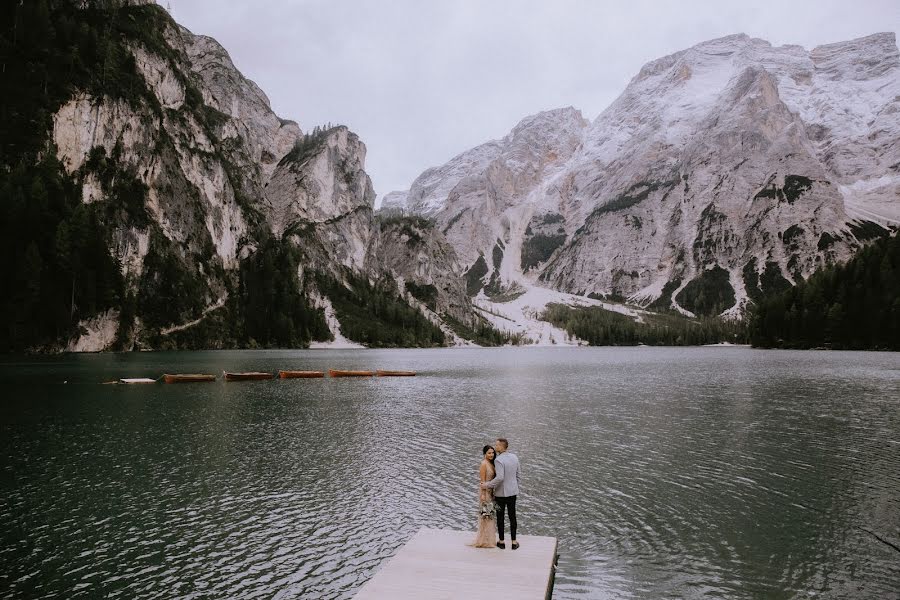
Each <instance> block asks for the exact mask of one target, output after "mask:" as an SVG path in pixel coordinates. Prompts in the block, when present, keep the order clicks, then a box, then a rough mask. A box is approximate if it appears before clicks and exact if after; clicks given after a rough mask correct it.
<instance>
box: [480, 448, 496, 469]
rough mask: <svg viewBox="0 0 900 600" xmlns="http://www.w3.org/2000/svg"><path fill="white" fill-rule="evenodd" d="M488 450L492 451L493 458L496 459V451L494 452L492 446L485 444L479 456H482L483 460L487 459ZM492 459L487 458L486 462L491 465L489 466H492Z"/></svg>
mask: <svg viewBox="0 0 900 600" xmlns="http://www.w3.org/2000/svg"><path fill="white" fill-rule="evenodd" d="M488 450H493V451H494V458H497V450H496V449H495V448H494V447H493V446H491V445H490V444H487V445H486V446H485V447H484V448H482V449H481V455H482V456H484V457H485V458H487V451H488ZM494 458H487V460H488V462H489V463H491V464H492V465H493V464H494Z"/></svg>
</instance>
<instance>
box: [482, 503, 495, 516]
mask: <svg viewBox="0 0 900 600" xmlns="http://www.w3.org/2000/svg"><path fill="white" fill-rule="evenodd" d="M496 517H497V505H496V504H495V503H494V501H493V500H489V501H488V502H482V503H481V518H482V519H494V518H496Z"/></svg>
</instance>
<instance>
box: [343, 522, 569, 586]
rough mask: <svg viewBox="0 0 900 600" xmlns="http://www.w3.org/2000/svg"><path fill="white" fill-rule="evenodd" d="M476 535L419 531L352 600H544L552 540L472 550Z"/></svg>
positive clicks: (526, 538) (551, 571)
mask: <svg viewBox="0 0 900 600" xmlns="http://www.w3.org/2000/svg"><path fill="white" fill-rule="evenodd" d="M473 539H475V532H474V531H453V530H449V529H420V530H419V531H418V532H417V533H416V535H414V536H413V538H412V539H411V540H409V542H407V543H406V545H405V546H403V547H402V548H401V549H400V550H399V551H398V552H397V554H395V555H394V556H393V558H391V559H389V560H388V561H387V562H385V564H383V565H382V566H381V568H380V569H379V570H378V572H377V573H376V574H375V576H374V577H373V578H372V579H370V580H369V582H368V583H366V584H365V585H364V586H363V587H362V589H360V591H359V593H358V594H357V595H356V596H355V598H356V600H375V599H378V600H382V599H387V598H391V599H397V600H403V599H405V598H417V599H418V598H434V599H441V600H451V599H456V598H459V599H467V600H468V599H474V598H498V599H499V598H516V599H521V600H526V599H533V600H546V599H548V598H550V596H551V594H552V593H553V581H554V577H555V575H556V538H552V537H540V536H534V535H522V536H519V538H518V539H519V544H520V547H519V549H518V550H511V549H510V542H509V540H506V550H501V549H499V548H493V549H488V548H473V547H471V546H468V545H467V544H470V543H472V540H473Z"/></svg>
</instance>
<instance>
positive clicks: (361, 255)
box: [265, 127, 375, 271]
mask: <svg viewBox="0 0 900 600" xmlns="http://www.w3.org/2000/svg"><path fill="white" fill-rule="evenodd" d="M365 159H366V147H365V144H363V143H362V142H361V141H360V139H359V137H358V136H357V135H356V134H354V133H352V132H351V131H349V130H348V129H347V128H346V127H335V128H333V129H331V130H327V131H325V132H323V133H321V134H319V135H318V136H309V137H308V138H305V139H303V140H300V141H298V143H297V144H296V145H295V146H294V148H293V149H292V150H291V151H290V152H289V153H287V154H285V155H284V157H283V158H282V159H281V160H280V161H279V162H278V164H277V166H276V167H275V169H274V171H273V172H272V177H271V179H270V180H269V181H268V182H267V184H266V190H265V207H266V208H265V213H266V217H267V219H268V222H269V226H270V227H271V229H272V231H273V233H274V234H275V235H277V236H279V237H282V236H287V237H290V238H292V239H293V240H294V241H295V242H296V243H297V244H298V245H299V246H301V247H302V248H304V251H305V253H306V255H307V257H308V258H309V259H310V260H312V261H313V266H314V267H316V268H318V269H329V268H331V267H332V266H342V267H347V268H349V269H351V270H354V271H362V270H364V268H365V266H366V255H367V253H368V251H369V245H370V243H371V238H372V235H373V221H372V219H373V217H372V213H373V209H374V204H375V191H374V190H373V188H372V182H371V180H370V179H369V176H368V175H367V174H366V172H365V170H364V166H365Z"/></svg>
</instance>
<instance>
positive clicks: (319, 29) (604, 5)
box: [158, 0, 900, 200]
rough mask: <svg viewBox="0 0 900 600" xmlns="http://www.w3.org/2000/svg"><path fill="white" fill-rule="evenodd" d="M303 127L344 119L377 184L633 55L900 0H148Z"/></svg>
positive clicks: (654, 54)
mask: <svg viewBox="0 0 900 600" xmlns="http://www.w3.org/2000/svg"><path fill="white" fill-rule="evenodd" d="M158 2H159V3H160V4H161V5H163V6H168V8H169V9H170V11H171V12H172V15H173V16H174V17H175V19H176V20H177V21H178V22H180V23H181V24H182V25H184V26H185V27H187V28H189V29H190V30H191V31H193V32H194V33H198V34H204V35H210V36H212V37H214V38H216V39H217V40H218V41H219V42H220V43H221V44H222V45H223V46H225V48H226V49H227V50H228V52H229V53H230V54H231V58H232V60H234V63H235V64H236V65H237V67H238V68H239V69H240V70H241V71H242V72H243V73H244V75H246V76H247V77H249V78H250V79H253V80H254V81H255V82H256V83H257V84H259V86H260V87H261V88H262V89H263V90H264V91H265V92H266V94H267V95H268V96H269V98H270V100H271V101H272V107H273V108H274V109H275V112H277V113H278V114H279V116H281V117H284V118H289V119H293V120H295V121H297V122H298V123H299V124H300V127H301V128H302V129H304V130H306V129H311V128H312V127H313V126H315V125H317V124H322V123H325V122H329V121H330V122H332V123H342V124H346V125H348V126H349V127H350V128H351V129H352V130H353V131H355V132H357V133H358V134H359V135H360V137H361V138H362V140H363V141H364V142H365V143H366V146H367V148H368V155H367V159H366V170H367V171H368V173H369V175H370V176H371V177H372V181H373V183H374V185H375V191H376V192H377V193H378V195H379V200H380V197H381V196H383V195H384V194H386V193H388V192H390V191H393V190H396V189H405V188H407V187H408V186H409V184H410V183H411V182H412V180H413V179H414V178H415V177H416V176H417V175H418V174H419V173H421V172H422V171H423V170H424V169H426V168H427V167H430V166H434V165H438V164H442V163H444V162H446V161H447V160H448V159H449V158H451V157H452V156H454V155H456V154H458V153H459V152H462V151H463V150H466V149H468V148H471V147H472V146H475V145H478V144H480V143H482V142H484V141H487V140H489V139H495V138H499V137H502V136H503V135H505V134H506V133H507V132H508V131H509V130H510V129H511V128H512V127H513V126H514V125H515V124H516V123H517V122H518V121H519V120H520V119H521V118H522V117H524V116H526V115H529V114H533V113H535V112H538V111H540V110H546V109H550V108H557V107H561V106H569V105H571V106H574V107H576V108H579V109H581V111H582V113H583V114H584V115H585V117H587V118H589V119H593V118H595V117H596V116H597V114H599V113H600V111H602V110H603V109H604V108H605V107H606V106H607V105H608V104H609V103H610V102H611V101H612V100H613V99H615V97H616V96H617V95H619V93H621V91H622V90H623V89H624V87H625V85H627V83H628V81H629V80H630V79H631V78H632V77H633V76H634V75H635V74H636V73H637V72H638V70H639V69H640V68H641V66H642V65H643V64H644V63H646V62H648V61H650V60H653V59H655V58H659V57H660V56H664V55H666V54H671V53H672V52H675V51H677V50H681V49H683V48H686V47H689V46H692V45H694V44H696V43H699V42H702V41H704V40H707V39H711V38H715V37H721V36H723V35H728V34H732V33H747V34H749V35H752V36H754V37H760V38H763V39H765V40H768V41H770V42H772V43H773V44H776V45H780V44H799V45H801V46H805V47H806V48H812V47H813V46H816V45H819V44H825V43H830V42H837V41H843V40H848V39H852V38H855V37H861V36H864V35H869V34H871V33H875V32H878V31H893V32H895V33H896V32H897V31H898V30H900V2H897V1H896V0H855V1H852V2H851V1H847V0H843V1H836V0H818V1H802V2H800V1H788V0H778V1H772V2H769V1H766V2H726V1H694V2H690V1H687V0H685V1H681V2H675V1H672V2H667V1H662V0H659V1H655V2H654V1H649V0H628V1H623V2H600V1H593V2H592V1H588V0H553V1H551V0H545V1H542V2H541V1H537V0H521V1H512V0H436V1H431V0H397V1H388V0H381V1H375V0H369V1H363V0H355V1H350V0H293V1H291V0H255V1H253V2H249V1H248V2H233V1H231V2H226V1H223V0H169V1H168V2H167V1H166V0H158Z"/></svg>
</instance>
